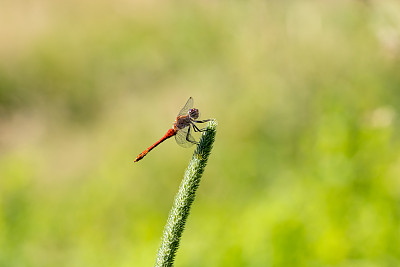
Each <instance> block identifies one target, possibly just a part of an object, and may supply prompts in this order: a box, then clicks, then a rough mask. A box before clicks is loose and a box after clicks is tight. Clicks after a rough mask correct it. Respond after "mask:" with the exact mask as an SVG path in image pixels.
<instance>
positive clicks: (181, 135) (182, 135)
mask: <svg viewBox="0 0 400 267" xmlns="http://www.w3.org/2000/svg"><path fill="white" fill-rule="evenodd" d="M190 127H191V126H188V127H185V128H183V129H180V130H179V131H178V132H177V133H176V135H175V140H176V143H177V144H178V145H180V146H181V147H184V148H188V147H191V146H193V145H194V144H196V143H197V142H196V140H195V139H194V138H193V136H192V135H191V134H190V132H191V129H190Z"/></svg>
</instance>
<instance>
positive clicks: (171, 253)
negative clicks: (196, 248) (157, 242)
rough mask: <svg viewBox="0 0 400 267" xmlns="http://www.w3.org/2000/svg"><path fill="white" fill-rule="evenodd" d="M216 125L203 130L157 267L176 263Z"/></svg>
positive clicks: (186, 174) (164, 234)
mask: <svg viewBox="0 0 400 267" xmlns="http://www.w3.org/2000/svg"><path fill="white" fill-rule="evenodd" d="M216 127H217V122H216V121H215V120H212V121H210V122H209V123H208V125H207V129H206V131H205V132H203V134H202V136H201V138H200V142H199V144H198V145H197V149H196V150H195V152H194V154H193V156H192V159H191V161H190V162H189V166H188V168H187V169H186V172H185V176H184V177H183V180H182V182H181V185H180V187H179V191H178V194H177V195H176V197H175V201H174V204H173V206H172V209H171V211H170V213H169V216H168V221H167V224H166V225H165V228H164V233H163V238H162V242H161V246H160V248H159V250H158V254H157V260H156V264H155V265H154V266H156V267H166V266H172V265H173V263H174V258H175V254H176V251H177V250H178V246H179V242H180V239H181V236H182V232H183V229H184V227H185V223H186V219H187V217H188V215H189V212H190V207H191V205H192V203H193V201H194V198H195V195H196V190H197V188H198V186H199V183H200V179H201V176H202V175H203V172H204V168H205V166H206V164H207V159H208V156H209V155H210V153H211V149H212V145H213V143H214V139H215V134H216Z"/></svg>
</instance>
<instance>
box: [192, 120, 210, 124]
mask: <svg viewBox="0 0 400 267" xmlns="http://www.w3.org/2000/svg"><path fill="white" fill-rule="evenodd" d="M208 121H210V119H208V120H202V121H196V120H193V122H197V123H205V122H208Z"/></svg>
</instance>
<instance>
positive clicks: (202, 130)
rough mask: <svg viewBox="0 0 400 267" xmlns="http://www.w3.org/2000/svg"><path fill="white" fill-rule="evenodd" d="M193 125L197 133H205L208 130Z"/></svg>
mask: <svg viewBox="0 0 400 267" xmlns="http://www.w3.org/2000/svg"><path fill="white" fill-rule="evenodd" d="M192 125H193V130H194V131H195V132H204V131H205V130H206V129H207V128H203V129H199V128H198V127H197V126H196V124H194V123H193V124H192Z"/></svg>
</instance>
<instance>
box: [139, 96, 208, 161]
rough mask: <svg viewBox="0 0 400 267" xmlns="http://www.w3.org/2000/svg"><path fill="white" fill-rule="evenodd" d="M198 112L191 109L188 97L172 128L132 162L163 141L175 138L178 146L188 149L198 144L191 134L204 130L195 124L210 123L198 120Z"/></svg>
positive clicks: (190, 98)
mask: <svg viewBox="0 0 400 267" xmlns="http://www.w3.org/2000/svg"><path fill="white" fill-rule="evenodd" d="M199 117H200V112H199V110H198V109H197V108H193V98H192V97H189V99H188V101H187V102H186V104H185V106H184V107H183V108H182V109H181V111H180V112H179V113H178V116H177V117H176V120H175V122H174V124H173V125H172V128H171V129H169V130H168V131H167V133H166V134H165V135H164V136H163V137H162V138H161V139H160V140H158V141H157V142H155V143H154V144H153V145H151V146H150V147H148V148H147V149H146V150H144V151H143V152H142V153H140V154H139V156H137V157H136V159H135V160H134V162H138V161H139V160H141V159H142V158H144V157H145V156H146V155H147V154H148V153H149V152H150V151H151V150H153V149H154V148H155V147H156V146H158V145H159V144H161V143H162V142H164V141H165V140H167V139H169V138H171V137H172V136H175V140H176V142H177V143H178V145H180V146H182V147H185V148H188V147H191V146H192V145H194V144H198V142H197V141H196V140H195V139H194V138H193V136H192V134H191V133H192V132H204V131H205V130H206V129H205V128H203V129H200V128H199V127H197V125H196V123H205V122H208V121H210V119H207V120H199Z"/></svg>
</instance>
